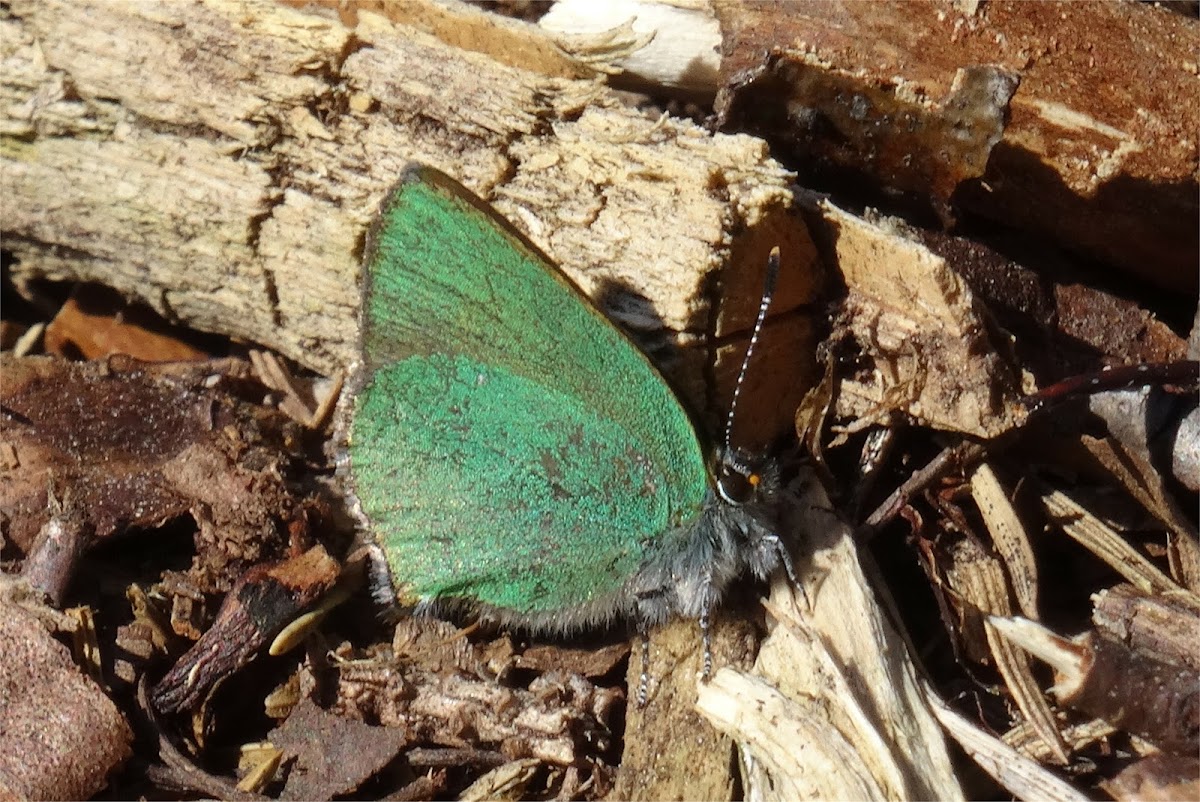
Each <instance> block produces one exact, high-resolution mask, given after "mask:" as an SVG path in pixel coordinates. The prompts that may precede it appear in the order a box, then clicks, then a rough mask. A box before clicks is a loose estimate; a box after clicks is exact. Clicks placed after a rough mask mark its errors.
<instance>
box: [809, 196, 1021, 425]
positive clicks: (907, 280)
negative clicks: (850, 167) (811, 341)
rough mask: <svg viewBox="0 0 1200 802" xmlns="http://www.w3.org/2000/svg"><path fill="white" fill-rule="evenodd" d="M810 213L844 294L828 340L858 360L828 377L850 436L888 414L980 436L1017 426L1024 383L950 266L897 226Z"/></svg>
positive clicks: (824, 210)
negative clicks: (842, 343)
mask: <svg viewBox="0 0 1200 802" xmlns="http://www.w3.org/2000/svg"><path fill="white" fill-rule="evenodd" d="M813 208H814V210H815V211H816V212H818V213H819V214H820V218H819V219H817V218H813V220H814V222H815V225H814V230H815V231H816V232H817V233H818V236H820V237H821V239H822V240H823V241H825V242H828V243H830V246H829V247H830V248H831V250H832V252H833V258H834V261H835V263H836V266H837V268H838V270H840V272H841V276H842V279H843V280H844V281H845V284H846V288H847V296H846V299H845V300H844V301H843V304H842V309H841V310H840V313H839V315H838V319H837V320H836V321H835V324H834V325H835V332H834V339H835V340H844V341H846V346H847V347H850V348H853V350H854V351H856V352H857V353H858V355H859V357H860V358H859V359H857V360H855V361H854V362H853V365H852V369H851V370H848V371H846V375H836V376H835V377H834V380H835V381H837V382H839V383H840V386H839V388H838V392H837V395H836V399H837V406H836V412H837V414H838V416H840V417H843V418H849V419H850V420H853V421H854V424H853V428H852V429H850V431H853V430H854V429H857V428H862V427H864V426H866V425H868V424H870V423H875V422H879V421H884V420H887V419H888V416H889V415H891V414H892V413H893V412H901V413H903V414H905V415H907V416H909V417H911V418H912V419H914V420H916V421H917V422H919V423H921V424H923V425H927V426H931V427H933V428H936V429H943V430H948V431H955V432H964V433H968V434H972V435H975V436H978V437H985V438H986V437H994V436H996V435H999V434H1001V433H1003V432H1005V431H1008V430H1009V429H1011V428H1012V427H1013V426H1016V425H1018V424H1020V423H1021V422H1022V421H1023V420H1024V418H1025V410H1024V409H1023V408H1022V407H1021V406H1020V405H1018V404H1017V403H1016V400H1017V397H1018V396H1019V394H1020V390H1021V377H1020V375H1019V373H1018V371H1017V370H1016V369H1015V367H1013V366H1012V365H1011V364H1009V363H1008V362H1007V361H1006V359H1005V358H1004V353H1003V351H1002V350H1001V348H1000V347H999V346H998V345H997V343H996V341H997V340H998V339H999V337H998V336H997V333H996V332H995V331H993V329H994V326H992V324H991V320H990V317H989V316H988V314H987V310H986V309H985V308H984V307H983V305H982V304H981V303H979V301H977V300H976V298H975V295H974V293H973V292H972V291H971V288H970V287H969V286H968V285H967V283H966V282H965V281H963V279H962V277H961V276H960V275H959V274H958V273H957V271H956V270H955V269H954V267H953V265H951V264H950V263H948V262H947V261H946V260H945V259H942V258H941V257H940V256H937V255H936V254H934V253H933V252H931V251H930V250H929V249H928V248H926V247H925V246H924V245H922V244H921V243H920V242H918V241H916V240H915V238H914V237H913V236H912V235H911V234H909V233H908V232H907V231H906V229H905V227H904V226H903V225H902V224H901V223H899V222H898V221H894V220H890V219H886V218H885V219H883V220H879V221H877V222H872V221H869V220H864V219H862V218H860V217H856V216H854V215H852V214H849V213H848V212H845V211H843V210H841V209H839V208H837V207H836V206H834V205H833V204H832V203H830V202H829V201H827V200H819V201H816V202H815V203H814V206H813ZM1001 342H1002V341H1001ZM847 361H848V362H849V361H850V360H847Z"/></svg>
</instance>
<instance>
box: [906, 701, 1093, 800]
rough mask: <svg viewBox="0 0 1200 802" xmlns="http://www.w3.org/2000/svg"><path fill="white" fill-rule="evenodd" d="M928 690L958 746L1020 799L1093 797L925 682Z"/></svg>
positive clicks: (939, 719)
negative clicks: (983, 725)
mask: <svg viewBox="0 0 1200 802" xmlns="http://www.w3.org/2000/svg"><path fill="white" fill-rule="evenodd" d="M925 693H926V698H927V699H928V700H929V706H930V708H931V709H932V710H933V713H934V715H935V716H937V718H938V721H940V722H941V723H942V726H943V727H945V728H946V731H947V732H948V733H949V734H950V736H951V737H952V738H954V740H956V741H958V744H959V746H961V747H962V748H963V749H964V750H965V751H966V753H967V754H968V755H970V756H971V759H972V760H974V761H975V762H976V763H978V764H979V766H980V768H982V769H983V770H984V771H986V772H987V773H988V774H990V775H991V776H992V777H993V778H995V780H996V782H998V783H1000V784H1001V785H1003V786H1004V787H1005V788H1007V789H1008V790H1010V791H1012V792H1013V795H1014V796H1016V797H1017V798H1018V799H1045V800H1054V802H1086V800H1088V799H1090V797H1088V796H1087V795H1085V794H1082V793H1080V792H1079V791H1076V790H1075V788H1074V787H1072V786H1071V785H1070V784H1069V783H1067V782H1065V781H1064V780H1062V779H1060V778H1059V777H1058V776H1057V775H1055V774H1054V773H1053V772H1051V771H1049V770H1047V769H1045V768H1043V767H1042V766H1041V765H1040V764H1039V763H1038V762H1037V761H1035V760H1031V759H1030V758H1028V757H1026V756H1025V755H1022V754H1021V753H1020V752H1018V751H1017V750H1016V749H1013V748H1012V747H1011V746H1009V745H1008V744H1006V743H1004V742H1003V741H1001V740H1000V739H998V738H996V737H995V736H994V735H991V734H989V733H987V732H984V731H983V730H982V729H980V728H979V727H978V726H976V725H975V724H974V723H972V722H971V721H969V720H968V719H966V718H964V717H963V716H961V715H959V714H958V713H956V712H955V711H954V710H952V709H951V708H950V707H949V706H948V705H947V704H946V703H945V702H943V701H942V700H941V699H940V698H939V697H938V696H937V695H936V694H935V693H934V692H933V689H932V688H930V687H928V686H925Z"/></svg>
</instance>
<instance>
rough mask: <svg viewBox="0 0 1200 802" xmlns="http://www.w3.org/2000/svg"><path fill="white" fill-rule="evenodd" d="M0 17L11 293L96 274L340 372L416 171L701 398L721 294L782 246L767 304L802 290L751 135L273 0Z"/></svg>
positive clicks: (83, 7) (98, 1)
mask: <svg viewBox="0 0 1200 802" xmlns="http://www.w3.org/2000/svg"><path fill="white" fill-rule="evenodd" d="M0 25H2V26H3V42H4V51H3V67H4V76H5V78H4V80H3V83H2V84H0V101H2V102H0V131H2V132H3V151H2V155H3V163H2V164H3V170H4V175H5V185H6V191H5V193H4V196H3V200H2V201H0V212H2V215H3V219H4V234H5V245H6V248H8V249H10V250H11V251H12V252H13V253H14V254H15V255H16V257H17V259H16V262H15V265H14V269H13V277H14V280H15V281H16V282H17V283H18V284H19V285H23V284H27V283H28V282H30V281H32V280H34V279H41V278H49V279H53V280H58V281H96V282H101V283H104V284H107V285H110V286H112V287H115V288H116V289H118V290H119V291H121V292H122V293H124V294H125V295H127V296H129V297H132V298H136V299H139V300H141V301H144V302H146V303H148V304H149V305H150V306H152V307H153V308H155V309H156V310H158V311H159V312H160V313H163V314H164V315H166V316H167V317H168V318H171V319H174V320H178V321H181V322H183V323H185V324H187V325H189V326H192V327H194V328H198V329H201V330H206V331H215V332H221V333H225V334H229V335H232V336H234V337H238V338H242V339H244V340H248V341H252V342H255V343H259V344H262V345H264V346H267V347H269V348H272V349H275V350H277V351H279V352H280V353H282V354H284V355H285V356H288V357H290V358H292V359H295V360H296V361H297V362H299V363H300V364H302V365H304V366H307V367H310V368H313V369H315V370H317V371H320V372H324V373H332V372H335V371H337V370H339V369H342V368H345V367H346V366H347V365H348V364H349V363H350V362H351V361H352V359H353V356H354V349H355V340H356V325H355V311H356V308H357V303H358V275H359V266H358V261H359V258H360V252H361V248H362V243H363V239H364V235H365V231H366V228H367V226H368V224H369V222H370V220H371V219H372V217H373V215H374V214H375V211H376V209H377V208H378V204H379V201H380V199H381V198H382V196H383V194H384V193H385V192H386V190H387V189H388V188H389V187H390V186H391V184H392V183H393V182H394V181H395V179H396V177H397V175H398V173H399V171H400V169H401V168H402V166H403V165H404V164H405V163H406V162H409V161H411V160H420V161H423V162H426V163H429V164H432V165H433V166H435V167H438V168H440V169H443V170H445V171H446V172H448V173H450V174H451V175H453V176H455V177H456V178H459V179H460V180H462V181H463V182H464V183H465V184H466V185H467V186H468V187H469V188H471V189H473V190H474V191H476V192H477V193H479V194H480V195H481V196H482V197H483V198H484V199H485V200H488V201H490V202H492V203H493V204H494V205H495V207H496V208H497V209H498V210H499V211H500V212H501V213H503V214H504V215H506V216H507V217H509V218H510V219H511V220H512V221H513V222H514V223H515V224H516V225H517V226H518V227H519V228H521V229H523V230H524V231H525V232H526V233H527V234H528V235H529V236H530V237H531V238H532V239H533V240H534V242H536V243H537V244H538V245H539V246H541V247H542V248H543V249H545V250H546V252H547V253H548V254H549V255H550V256H551V257H552V258H554V259H556V260H558V261H559V262H560V263H561V264H562V265H563V267H564V269H565V270H566V271H567V272H568V273H569V274H570V275H572V277H573V278H575V279H576V280H577V281H578V282H579V284H580V285H581V286H582V288H583V289H584V290H585V291H588V292H589V293H594V294H598V295H599V296H601V300H602V302H603V305H604V306H605V308H606V309H607V310H608V311H609V312H610V313H612V314H613V315H614V316H615V317H616V318H617V319H618V320H620V321H621V322H622V323H624V324H625V325H626V326H627V327H629V328H632V329H633V330H634V331H635V332H639V333H645V336H646V341H647V342H648V343H650V344H652V345H653V344H655V343H657V344H658V345H659V346H662V345H664V344H665V345H666V346H669V347H670V351H671V352H672V353H675V354H676V359H675V360H674V362H673V363H671V364H667V365H666V369H667V371H668V376H669V377H670V378H672V379H673V380H674V381H675V383H676V385H677V386H678V387H679V388H680V389H681V391H682V392H684V393H685V395H688V396H689V399H690V401H691V402H692V403H693V405H694V406H695V407H697V408H698V409H701V410H703V409H706V408H708V407H709V406H710V404H713V401H714V399H712V398H708V397H705V395H704V391H703V390H701V388H702V387H704V386H705V383H704V381H703V365H704V363H706V362H707V361H708V357H709V356H710V354H709V353H706V352H705V351H704V349H703V348H702V347H699V346H698V345H697V343H699V342H700V341H701V340H702V335H706V334H713V333H715V334H716V335H717V336H722V335H726V334H729V333H731V332H736V331H738V330H740V329H744V328H745V327H746V326H747V325H748V323H749V321H751V320H752V319H753V314H754V307H755V305H756V301H757V291H755V292H754V293H752V294H751V297H749V298H743V299H742V302H743V305H744V307H745V308H744V309H734V310H730V309H723V310H721V312H720V314H719V315H718V314H717V312H716V311H715V310H716V304H715V303H714V301H715V300H716V299H717V297H718V296H719V294H720V293H714V292H713V287H714V286H716V287H721V288H722V289H724V290H727V291H730V294H732V290H734V289H736V290H738V291H739V292H740V291H741V290H743V289H744V288H745V287H746V286H747V285H749V286H753V285H754V284H756V283H757V279H755V278H753V276H754V275H758V274H760V271H761V266H762V265H764V264H765V262H766V254H767V252H768V251H769V250H770V248H771V247H773V246H775V245H780V246H782V247H783V250H784V253H785V259H790V264H789V265H788V269H787V270H785V275H784V278H783V286H782V289H781V292H780V293H779V295H778V297H777V299H776V305H775V309H776V310H777V311H779V312H786V311H787V310H788V309H791V308H794V307H795V306H796V305H798V304H801V303H805V302H806V301H808V300H810V299H811V298H812V297H814V295H815V289H814V287H815V282H816V278H815V276H816V274H815V272H814V271H813V270H812V269H811V267H812V265H813V264H814V262H815V251H814V249H813V248H812V244H811V242H810V241H809V240H808V237H807V234H806V233H805V232H804V229H803V226H802V224H799V223H798V219H797V218H796V217H795V216H793V215H792V213H791V211H790V206H791V194H790V192H789V190H788V181H789V179H790V175H789V174H788V173H787V172H786V171H784V170H783V169H782V168H781V167H780V166H779V165H778V164H777V163H775V162H774V161H772V160H771V159H770V158H769V157H768V155H767V150H766V146H765V144H764V143H763V142H761V141H760V140H756V139H753V138H750V137H745V136H724V135H716V136H714V135H711V134H709V133H708V132H706V131H704V130H703V129H701V128H699V127H697V126H695V125H693V124H692V123H690V122H684V121H678V120H674V119H669V118H662V119H653V118H648V117H646V116H644V115H642V114H640V113H638V112H636V111H634V110H631V109H629V108H627V107H625V106H624V105H622V104H621V103H619V102H618V99H617V98H616V96H615V95H613V94H612V93H611V92H610V91H609V90H607V89H606V88H605V87H604V86H603V85H601V84H600V83H598V82H596V81H594V80H570V79H564V78H555V77H548V76H545V75H542V74H539V73H536V72H530V71H526V70H523V69H520V68H516V67H512V66H508V65H505V64H500V63H498V62H496V61H493V60H492V59H490V58H488V57H487V56H485V55H482V54H479V53H475V52H468V51H464V50H461V49H457V48H453V47H449V46H447V45H446V44H445V43H443V42H442V41H440V40H439V39H436V38H434V37H433V36H430V35H427V34H425V33H423V32H421V31H419V30H416V29H413V28H410V27H406V26H405V25H402V24H398V23H396V22H393V21H390V20H388V19H386V18H384V17H381V16H378V15H374V14H371V13H367V12H363V11H360V12H359V13H358V25H357V27H356V28H355V29H353V30H351V29H348V28H346V27H345V26H344V25H343V24H342V23H341V22H340V21H338V20H337V18H336V17H334V16H329V17H325V16H320V15H317V14H313V13H305V12H302V11H299V10H296V9H293V8H289V7H286V6H283V5H279V4H276V3H272V2H265V0H201V2H197V3H189V4H183V3H171V4H153V3H149V4H143V3H111V2H107V0H78V1H76V0H47V1H46V2H41V1H40V0H39V1H38V2H31V1H30V0H19V1H18V2H16V3H14V4H13V5H12V10H11V12H9V13H8V15H7V16H6V17H4V18H2V19H0ZM131 42H136V43H137V46H136V47H131V46H130V43H131ZM717 276H722V280H721V283H719V284H718V283H716V282H714V280H713V279H714V278H716V277H717ZM689 344H691V345H693V346H696V347H693V348H691V349H690V350H688V349H684V350H683V351H682V354H680V349H678V346H679V345H689ZM809 352H810V353H811V346H809ZM806 361H810V358H809V357H807V356H806V355H803V354H800V355H797V356H796V359H795V360H794V361H793V364H804V363H805V362H806ZM722 369H723V368H719V370H722ZM786 378H787V379H789V380H790V379H791V378H792V377H791V376H788V377H786ZM793 387H799V385H793ZM801 391H802V388H800V389H799V390H796V389H793V390H790V392H792V393H796V392H801ZM784 425H786V423H785V417H784V416H781V415H776V420H775V422H774V424H772V426H773V428H774V429H775V430H776V431H778V429H779V428H780V427H781V426H784ZM768 428H771V427H768Z"/></svg>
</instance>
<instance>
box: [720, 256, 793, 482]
mask: <svg viewBox="0 0 1200 802" xmlns="http://www.w3.org/2000/svg"><path fill="white" fill-rule="evenodd" d="M778 283H779V246H775V247H774V248H772V249H771V255H770V256H768V257H767V274H766V277H765V278H764V279H763V293H762V300H761V301H759V303H758V319H756V320H755V321H754V329H753V330H752V331H751V332H750V344H749V345H747V346H746V356H745V357H743V358H742V367H741V369H740V370H739V371H738V376H737V381H736V382H735V383H734V385H733V400H732V401H730V403H729V414H728V416H726V418H725V442H724V446H723V448H722V451H721V459H722V462H724V463H725V466H726V467H728V468H732V469H733V470H734V471H735V472H736V473H738V474H740V475H741V476H742V477H743V478H746V479H749V480H751V483H752V484H753V478H754V477H752V476H751V475H750V471H749V469H748V468H747V467H746V466H745V465H742V464H741V463H740V461H738V460H736V459H735V457H734V454H735V453H736V452H735V451H734V450H733V421H734V419H735V418H736V417H737V408H738V400H739V399H740V398H741V396H742V385H743V384H744V383H745V381H746V371H747V370H748V369H749V367H750V359H751V357H753V355H754V349H755V347H756V346H757V345H758V339H759V337H760V336H761V335H762V330H763V325H764V324H765V323H766V321H767V310H768V309H770V307H771V301H772V300H773V299H774V297H775V287H776V285H778ZM717 489H718V490H719V491H720V492H721V495H722V496H724V497H725V499H726V500H727V501H736V499H735V498H734V497H732V496H730V495H728V494H727V490H728V489H727V488H725V487H723V486H722V483H721V482H719V481H718V482H717Z"/></svg>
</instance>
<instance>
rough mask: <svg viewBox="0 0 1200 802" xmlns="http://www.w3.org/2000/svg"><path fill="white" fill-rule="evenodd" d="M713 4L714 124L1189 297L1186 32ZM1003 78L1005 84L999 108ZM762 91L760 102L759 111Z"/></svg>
mask: <svg viewBox="0 0 1200 802" xmlns="http://www.w3.org/2000/svg"><path fill="white" fill-rule="evenodd" d="M715 6H716V8H717V15H718V17H719V18H720V21H721V32H722V36H723V39H724V60H723V62H722V65H721V73H722V77H723V79H724V83H725V87H726V88H725V89H723V90H722V92H721V94H720V96H718V99H717V109H718V111H719V112H721V114H722V115H723V116H724V117H725V119H726V120H727V121H729V122H731V123H740V124H741V125H743V126H750V127H752V128H754V129H756V130H759V131H762V132H763V134H764V135H765V136H769V137H771V138H773V139H776V140H777V141H780V142H781V143H786V144H790V145H793V146H794V147H795V149H796V150H797V153H798V155H799V156H800V157H801V158H802V159H803V160H805V161H809V162H812V161H818V162H820V161H829V162H832V163H834V164H838V165H842V166H849V167H851V168H853V169H856V170H862V171H864V172H866V173H868V174H870V175H871V176H873V177H874V178H876V179H877V180H879V181H882V182H884V183H886V184H888V185H890V186H892V187H898V188H902V189H906V190H910V191H917V192H923V193H928V194H929V195H931V196H933V197H934V198H936V199H940V200H948V199H950V197H951V194H953V200H954V202H956V203H959V204H961V205H962V206H963V207H964V208H967V209H970V210H972V211H975V212H978V213H980V214H983V215H986V216H988V217H990V218H993V219H995V220H999V221H1002V222H1003V223H1005V224H1007V225H1009V226H1012V227H1014V228H1016V229H1019V230H1027V231H1037V232H1041V233H1043V234H1045V235H1048V236H1050V237H1052V238H1054V239H1056V240H1058V241H1059V242H1062V243H1063V244H1065V245H1067V246H1069V247H1071V248H1073V249H1075V250H1078V251H1082V252H1084V253H1087V254H1089V255H1091V256H1093V257H1094V258H1098V259H1100V260H1102V261H1103V262H1106V263H1108V264H1111V265H1113V266H1115V267H1118V268H1120V269H1122V270H1125V271H1128V272H1130V273H1131V274H1133V275H1136V276H1140V277H1143V278H1145V279H1148V280H1150V281H1152V282H1154V283H1155V284H1158V285H1159V286H1162V287H1166V288H1170V289H1175V290H1180V291H1188V292H1193V293H1194V292H1195V291H1196V281H1197V276H1196V259H1197V254H1198V253H1200V237H1198V235H1197V227H1196V217H1197V214H1198V205H1197V182H1196V160H1197V133H1196V132H1197V130H1200V105H1198V104H1197V98H1198V93H1197V90H1196V75H1197V66H1196V65H1197V61H1196V53H1197V52H1200V25H1197V24H1196V22H1195V20H1192V19H1188V18H1186V17H1184V16H1182V15H1179V14H1172V13H1170V12H1168V11H1165V10H1163V9H1160V8H1155V7H1153V6H1152V5H1149V4H1142V3H1087V4H1079V3H1069V2H1053V3H1027V2H1008V1H1005V0H991V1H990V2H987V3H971V4H966V3H950V2H931V3H923V2H906V3H854V2H843V3H831V2H827V0H815V1H813V0H794V1H793V2H787V3H738V2H724V1H723V0H718V1H717V2H715ZM964 6H970V9H969V10H964ZM1008 77H1011V78H1013V79H1015V80H1016V81H1019V86H1016V87H1015V93H1013V92H1011V91H1009V92H1008V94H1009V95H1011V100H1009V97H1008V96H1006V95H1005V87H1006V86H1008V84H1007V83H1006V78H1008ZM764 92H765V93H766V94H767V95H769V96H770V98H771V102H769V103H764V102H756V98H761V97H763V95H764ZM781 98H782V100H781ZM996 111H1000V112H1003V115H1002V117H997V115H996V114H995V113H994V112H996ZM1001 119H1002V120H1003V126H1002V135H998V136H996V137H992V136H991V130H990V129H991V127H992V125H993V124H994V123H997V122H1000V121H1001ZM938 121H940V123H939V122H938ZM997 133H999V132H997ZM997 139H998V141H997ZM993 143H994V147H992V145H993ZM989 151H990V156H989ZM983 164H986V170H983V169H982V167H983ZM980 174H982V180H979V181H970V180H964V179H971V178H973V177H974V176H978V175H980Z"/></svg>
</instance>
